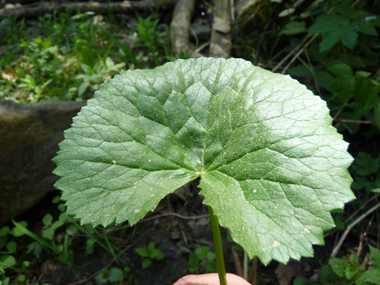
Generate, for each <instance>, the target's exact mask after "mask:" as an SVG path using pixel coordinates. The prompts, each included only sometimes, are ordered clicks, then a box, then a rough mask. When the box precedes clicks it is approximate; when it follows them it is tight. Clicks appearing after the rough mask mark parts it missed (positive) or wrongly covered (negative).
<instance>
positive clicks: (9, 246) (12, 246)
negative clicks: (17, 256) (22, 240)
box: [6, 241, 17, 253]
mask: <svg viewBox="0 0 380 285" xmlns="http://www.w3.org/2000/svg"><path fill="white" fill-rule="evenodd" d="M6 248H7V249H8V251H9V252H10V253H14V252H16V251H17V243H16V242H15V241H10V242H8V243H7V245H6Z"/></svg>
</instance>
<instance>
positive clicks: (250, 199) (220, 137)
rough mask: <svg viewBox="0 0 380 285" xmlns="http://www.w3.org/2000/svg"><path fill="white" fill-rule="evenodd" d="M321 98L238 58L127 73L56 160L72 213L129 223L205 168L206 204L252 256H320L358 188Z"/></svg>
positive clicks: (87, 113)
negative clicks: (337, 215)
mask: <svg viewBox="0 0 380 285" xmlns="http://www.w3.org/2000/svg"><path fill="white" fill-rule="evenodd" d="M331 122H332V119H331V117H330V116H329V111H328V109H327V107H326V104H325V102H324V101H322V100H321V99H320V98H319V97H318V96H314V95H313V94H312V93H311V92H310V91H309V90H307V89H306V88H305V86H303V85H301V84H300V83H298V81H296V80H293V79H291V78H290V77H289V76H284V75H279V74H274V73H271V72H269V71H266V70H264V69H262V68H259V67H255V66H253V65H252V64H251V63H250V62H247V61H244V60H241V59H229V60H224V59H213V58H200V59H189V60H177V61H175V62H171V63H167V64H165V65H163V66H160V67H157V68H155V69H153V70H133V71H131V70H129V71H123V72H121V74H120V75H117V76H115V78H114V79H112V80H109V81H107V82H105V83H104V84H103V85H101V87H100V91H98V92H96V93H95V97H94V99H91V100H89V101H88V104H87V106H86V107H83V108H82V110H81V112H80V113H79V114H78V116H77V117H75V118H74V123H73V125H72V127H71V128H70V129H68V130H66V131H65V140H64V141H63V142H61V143H60V151H59V153H58V155H57V156H56V157H55V159H54V161H55V162H56V164H57V168H56V170H55V172H54V173H55V174H57V175H59V176H61V178H60V179H59V180H58V182H57V183H56V185H55V186H56V188H58V189H61V190H63V194H62V199H63V200H66V205H67V207H68V209H67V211H68V213H69V214H72V215H75V217H76V218H79V219H81V222H82V223H91V224H92V225H94V226H96V225H99V224H102V225H103V226H107V225H111V224H113V223H116V224H120V223H122V222H124V221H126V220H128V221H129V223H130V224H131V225H133V224H135V223H136V222H137V221H139V220H140V219H142V218H143V217H144V216H145V214H146V213H147V212H148V211H153V210H154V209H155V207H156V206H157V204H158V202H159V201H160V200H161V199H162V198H164V197H165V196H166V195H167V194H169V193H172V192H173V191H175V190H176V189H177V188H179V187H181V186H183V185H184V184H186V183H188V182H190V181H192V180H194V179H196V178H198V177H200V178H201V182H200V186H199V187H200V188H201V189H202V191H201V192H200V194H201V195H203V196H204V197H205V199H204V204H206V205H208V206H211V207H212V208H213V210H214V212H215V214H216V215H217V217H218V218H219V222H220V225H221V226H223V227H226V228H229V229H230V231H231V235H232V238H233V239H234V240H235V241H236V242H237V243H239V244H240V245H242V246H243V247H244V249H245V250H246V251H247V253H248V255H249V256H250V257H251V258H252V257H253V256H255V255H257V256H258V257H259V258H260V260H261V261H262V262H263V263H264V264H267V263H269V262H270V260H271V259H276V260H278V261H280V262H287V261H288V259H289V258H290V257H292V258H295V259H299V258H300V257H301V256H312V254H313V250H312V244H323V231H325V230H328V229H331V228H332V227H333V226H334V222H333V220H332V218H331V215H330V211H331V210H333V209H336V208H342V207H343V206H344V203H345V202H347V201H350V200H352V199H353V198H354V195H353V193H352V192H351V190H350V185H351V182H352V180H351V177H350V175H349V173H348V171H347V167H348V166H349V165H350V164H351V162H352V157H351V156H350V155H349V154H348V153H347V151H346V150H347V143H346V142H344V141H343V140H342V136H341V135H340V134H338V133H337V132H336V130H335V128H334V127H332V126H331Z"/></svg>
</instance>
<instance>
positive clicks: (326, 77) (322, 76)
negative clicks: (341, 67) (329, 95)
mask: <svg viewBox="0 0 380 285" xmlns="http://www.w3.org/2000/svg"><path fill="white" fill-rule="evenodd" d="M315 78H316V79H317V83H318V85H319V86H321V87H322V88H325V89H328V88H329V85H330V83H331V81H332V80H333V79H334V77H333V76H332V75H331V74H330V73H328V72H326V71H318V72H316V73H315Z"/></svg>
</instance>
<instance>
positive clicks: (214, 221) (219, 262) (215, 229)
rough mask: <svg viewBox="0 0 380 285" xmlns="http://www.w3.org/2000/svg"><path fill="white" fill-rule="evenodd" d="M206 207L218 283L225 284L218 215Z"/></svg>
mask: <svg viewBox="0 0 380 285" xmlns="http://www.w3.org/2000/svg"><path fill="white" fill-rule="evenodd" d="M207 208H208V213H209V215H210V221H211V229H212V236H213V238H214V247H215V259H216V268H217V270H218V275H219V282H220V285H227V278H226V268H225V267H224V257H223V247H222V238H221V236H220V231H219V222H218V217H217V216H215V214H214V211H213V210H212V208H211V207H210V206H207Z"/></svg>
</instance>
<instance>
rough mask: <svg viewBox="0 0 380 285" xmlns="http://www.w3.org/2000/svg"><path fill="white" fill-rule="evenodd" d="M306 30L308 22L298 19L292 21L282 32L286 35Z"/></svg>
mask: <svg viewBox="0 0 380 285" xmlns="http://www.w3.org/2000/svg"><path fill="white" fill-rule="evenodd" d="M304 32H306V23H305V22H303V21H302V22H297V21H292V22H290V23H288V24H286V26H285V27H284V28H283V29H282V31H281V32H280V35H281V34H284V35H296V34H300V33H304Z"/></svg>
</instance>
